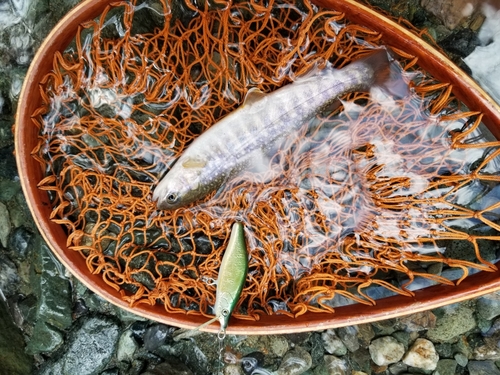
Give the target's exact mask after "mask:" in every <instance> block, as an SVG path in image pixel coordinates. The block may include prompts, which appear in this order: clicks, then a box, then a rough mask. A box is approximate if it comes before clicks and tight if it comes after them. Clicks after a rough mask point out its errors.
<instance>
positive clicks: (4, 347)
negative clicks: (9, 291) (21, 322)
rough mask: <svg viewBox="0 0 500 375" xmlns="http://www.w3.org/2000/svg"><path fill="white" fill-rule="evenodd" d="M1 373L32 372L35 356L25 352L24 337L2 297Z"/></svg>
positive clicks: (0, 330) (23, 373)
mask: <svg viewBox="0 0 500 375" xmlns="http://www.w3.org/2000/svg"><path fill="white" fill-rule="evenodd" d="M0 332H1V334H0V373H1V374H6V375H7V374H9V375H11V374H12V375H14V374H15V375H28V374H31V369H32V367H33V357H31V356H29V355H27V354H26V353H25V352H24V339H23V335H22V333H21V331H20V330H19V328H17V327H16V325H15V324H14V322H13V321H12V318H11V316H10V314H9V311H8V308H7V305H6V303H5V302H4V300H3V299H2V298H1V297H0Z"/></svg>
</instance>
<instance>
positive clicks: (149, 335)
mask: <svg viewBox="0 0 500 375" xmlns="http://www.w3.org/2000/svg"><path fill="white" fill-rule="evenodd" d="M171 333H172V328H170V327H168V326H166V325H164V324H155V325H152V326H151V327H149V328H148V329H147V330H146V332H145V333H144V349H146V350H149V351H153V350H155V349H157V348H158V347H160V346H161V345H163V344H164V343H165V340H166V339H167V337H168V336H169V335H170V334H171Z"/></svg>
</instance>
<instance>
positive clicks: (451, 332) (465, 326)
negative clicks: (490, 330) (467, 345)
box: [427, 304, 476, 342]
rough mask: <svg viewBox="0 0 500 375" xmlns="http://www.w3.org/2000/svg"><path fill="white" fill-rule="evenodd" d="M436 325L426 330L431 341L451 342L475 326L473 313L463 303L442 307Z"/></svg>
mask: <svg viewBox="0 0 500 375" xmlns="http://www.w3.org/2000/svg"><path fill="white" fill-rule="evenodd" d="M442 314H443V315H442V316H441V317H438V319H437V322H436V327H434V328H431V329H430V330H429V331H427V338H428V339H429V340H431V341H433V342H452V341H455V340H456V339H457V338H458V336H460V335H461V334H464V333H466V332H468V331H470V330H472V329H474V328H475V327H476V321H475V320H474V313H473V311H472V310H471V309H469V308H468V307H466V306H463V305H460V304H458V305H452V306H447V307H445V308H443V309H442Z"/></svg>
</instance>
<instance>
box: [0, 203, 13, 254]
mask: <svg viewBox="0 0 500 375" xmlns="http://www.w3.org/2000/svg"><path fill="white" fill-rule="evenodd" d="M10 230H11V225H10V219H9V210H8V209H7V206H6V205H5V204H3V203H2V202H0V244H2V246H3V247H7V241H8V240H9V234H10Z"/></svg>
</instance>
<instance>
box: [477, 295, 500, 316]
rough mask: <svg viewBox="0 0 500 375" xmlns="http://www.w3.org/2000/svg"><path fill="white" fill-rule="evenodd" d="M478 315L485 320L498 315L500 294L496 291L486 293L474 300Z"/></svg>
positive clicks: (499, 311)
mask: <svg viewBox="0 0 500 375" xmlns="http://www.w3.org/2000/svg"><path fill="white" fill-rule="evenodd" d="M476 311H477V313H478V315H480V316H481V317H482V318H484V319H486V320H492V319H494V318H496V317H497V316H499V315H500V295H499V294H498V293H491V294H487V295H485V296H483V297H481V298H479V299H478V300H477V302H476Z"/></svg>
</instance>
